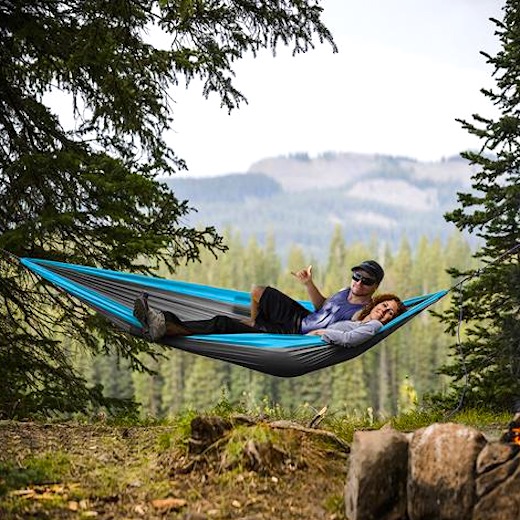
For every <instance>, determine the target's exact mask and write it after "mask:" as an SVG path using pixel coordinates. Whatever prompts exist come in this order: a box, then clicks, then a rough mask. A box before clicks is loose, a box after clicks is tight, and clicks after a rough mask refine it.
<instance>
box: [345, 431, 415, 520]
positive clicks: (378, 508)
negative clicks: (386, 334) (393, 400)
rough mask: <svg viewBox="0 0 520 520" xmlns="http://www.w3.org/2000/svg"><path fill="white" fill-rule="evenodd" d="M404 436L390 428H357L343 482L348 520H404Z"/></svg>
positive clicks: (405, 471) (406, 464) (406, 442)
mask: <svg viewBox="0 0 520 520" xmlns="http://www.w3.org/2000/svg"><path fill="white" fill-rule="evenodd" d="M407 466H408V436H407V435H406V434H404V433H401V432H398V431H396V430H393V429H391V428H389V429H382V430H376V431H358V432H356V433H355V434H354V440H353V443H352V446H351V453H350V465H349V469H348V474H347V482H346V485H345V510H346V516H347V518H348V519H349V520H404V519H405V518H406V473H407Z"/></svg>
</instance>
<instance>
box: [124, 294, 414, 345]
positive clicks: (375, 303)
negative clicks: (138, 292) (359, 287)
mask: <svg viewBox="0 0 520 520" xmlns="http://www.w3.org/2000/svg"><path fill="white" fill-rule="evenodd" d="M405 310H406V307H405V306H404V304H403V303H402V301H401V300H400V299H399V298H398V297H397V296H396V295H395V294H380V295H378V296H376V297H375V298H374V299H373V300H372V301H371V302H370V303H369V304H368V305H366V306H365V307H364V308H363V309H362V310H361V311H359V312H358V314H357V315H355V316H354V317H353V319H352V320H344V321H338V322H335V323H333V324H331V325H329V326H328V327H327V328H326V329H316V330H313V331H310V332H308V334H311V335H315V336H321V337H322V339H323V340H324V341H326V342H327V343H331V344H334V345H341V346H344V347H354V346H356V345H359V344H361V343H363V342H364V341H366V340H368V339H369V338H371V337H372V336H374V335H375V334H376V333H377V332H378V331H379V329H380V328H381V327H382V326H383V325H385V324H386V323H388V322H390V321H391V320H392V319H393V318H395V317H396V316H398V315H399V314H401V313H402V312H404V311H405ZM134 316H135V317H136V318H137V319H138V320H139V321H140V322H141V324H142V325H143V332H144V335H145V336H146V337H147V338H148V339H150V340H151V341H158V340H160V339H162V338H164V337H171V336H192V335H196V334H200V335H204V334H239V333H255V334H258V333H265V332H272V331H270V330H269V324H267V325H266V326H262V327H259V326H255V327H253V326H251V325H248V324H247V323H244V322H242V321H240V320H237V319H234V318H230V317H229V316H223V315H217V316H215V317H213V318H211V319H209V320H197V321H182V320H181V319H180V318H179V317H178V316H177V315H175V314H174V313H172V312H169V311H165V312H163V311H159V310H155V309H151V308H150V307H149V306H148V299H147V295H145V294H144V295H142V296H141V297H139V298H137V299H136V300H135V303H134Z"/></svg>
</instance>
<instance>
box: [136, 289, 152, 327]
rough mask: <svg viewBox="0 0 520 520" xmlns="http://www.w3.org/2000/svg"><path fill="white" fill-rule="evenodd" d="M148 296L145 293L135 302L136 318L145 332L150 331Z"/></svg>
mask: <svg viewBox="0 0 520 520" xmlns="http://www.w3.org/2000/svg"><path fill="white" fill-rule="evenodd" d="M148 311H149V309H148V294H147V293H143V294H141V296H139V298H136V299H135V301H134V316H135V317H136V318H137V319H138V320H139V322H140V323H141V325H142V326H143V328H144V329H145V330H148Z"/></svg>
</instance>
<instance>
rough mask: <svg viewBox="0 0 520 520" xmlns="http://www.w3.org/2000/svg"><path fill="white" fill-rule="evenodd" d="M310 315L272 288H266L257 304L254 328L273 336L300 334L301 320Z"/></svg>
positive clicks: (300, 306)
mask: <svg viewBox="0 0 520 520" xmlns="http://www.w3.org/2000/svg"><path fill="white" fill-rule="evenodd" d="M310 313H311V311H310V310H309V309H306V308H305V307H304V306H303V305H302V304H301V303H298V302H297V301H296V300H293V299H292V298H290V297H289V296H287V295H286V294H284V293H283V292H280V291H279V290H278V289H275V288H274V287H266V288H265V289H264V292H263V294H262V297H261V298H260V302H259V304H258V315H257V317H256V320H255V327H258V328H260V329H262V330H264V331H265V332H271V333H273V334H301V330H302V320H303V318H305V316H308V315H309V314H310Z"/></svg>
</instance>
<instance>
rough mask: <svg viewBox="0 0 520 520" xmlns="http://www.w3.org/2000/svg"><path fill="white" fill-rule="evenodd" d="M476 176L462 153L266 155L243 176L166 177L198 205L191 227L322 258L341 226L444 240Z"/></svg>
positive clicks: (373, 234)
mask: <svg viewBox="0 0 520 520" xmlns="http://www.w3.org/2000/svg"><path fill="white" fill-rule="evenodd" d="M472 173H473V172H472V168H471V167H470V165H469V163H468V162H467V161H466V160H465V159H462V158H460V157H450V158H447V159H444V160H441V161H438V162H420V161H416V160H413V159H409V158H406V157H393V156H386V155H370V154H354V153H332V152H331V153H326V154H323V155H320V156H318V157H316V158H311V157H309V156H308V155H307V154H304V153H302V154H294V155H289V156H283V157H273V158H265V159H262V160H260V161H257V162H255V163H254V164H252V165H251V167H250V168H249V170H248V172H245V173H238V174H228V175H222V176H218V177H207V178H193V179H189V178H182V179H180V178H169V179H167V180H166V181H165V182H166V183H167V184H168V185H169V187H170V188H171V189H172V190H173V191H174V192H175V193H176V195H177V196H178V197H179V198H181V199H188V200H189V202H190V205H191V206H194V207H196V208H197V210H198V212H196V213H194V214H192V215H191V216H190V218H189V220H190V223H191V224H197V223H200V224H204V225H215V226H216V227H217V229H219V230H220V231H223V230H224V229H225V228H232V229H235V230H238V231H240V234H241V236H242V237H243V238H244V239H247V238H248V237H249V236H251V235H254V236H255V237H257V238H258V240H259V241H260V243H263V241H264V240H265V238H266V236H267V234H268V233H272V234H274V236H275V238H276V243H277V247H278V249H279V250H280V251H281V252H286V250H287V248H288V247H289V245H291V244H298V245H300V246H301V247H302V248H303V249H304V250H305V251H306V252H307V253H309V254H312V255H314V256H316V257H318V258H321V257H323V256H325V255H326V254H327V248H328V244H329V242H330V238H331V236H332V232H333V231H334V228H335V226H336V225H340V226H342V228H343V230H344V234H345V239H346V241H347V243H349V242H352V241H359V240H362V241H369V240H373V239H375V240H377V241H378V242H380V243H387V244H391V245H396V244H397V242H398V241H400V240H401V239H402V238H403V237H407V238H408V239H409V241H410V242H411V243H412V244H413V243H415V242H416V241H417V240H418V239H419V238H420V237H421V236H423V235H425V236H427V237H430V238H432V237H439V238H441V239H445V238H446V237H447V236H448V235H449V234H450V233H452V232H454V231H455V228H454V227H453V226H452V225H451V224H448V223H446V222H445V220H444V218H443V215H444V213H445V212H447V211H451V210H453V209H454V208H455V207H456V204H457V192H461V191H462V192H467V191H469V190H470V187H471V175H472Z"/></svg>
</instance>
